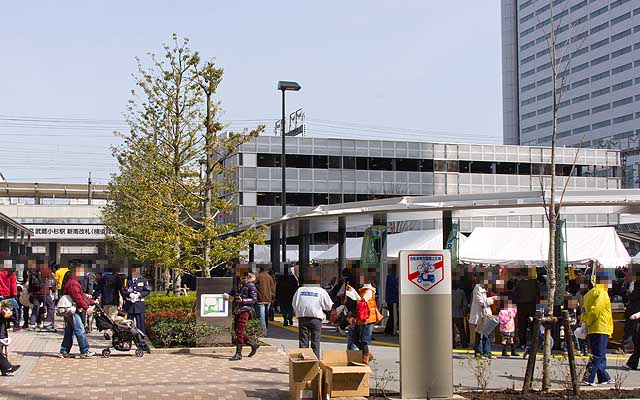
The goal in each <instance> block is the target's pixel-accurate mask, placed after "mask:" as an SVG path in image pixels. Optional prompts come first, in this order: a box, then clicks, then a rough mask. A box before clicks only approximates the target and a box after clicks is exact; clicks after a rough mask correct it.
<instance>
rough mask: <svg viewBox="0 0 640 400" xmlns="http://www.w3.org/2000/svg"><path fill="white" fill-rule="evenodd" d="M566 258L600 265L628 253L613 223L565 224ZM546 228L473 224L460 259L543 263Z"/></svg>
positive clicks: (621, 260) (620, 262)
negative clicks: (594, 261) (591, 261)
mask: <svg viewBox="0 0 640 400" xmlns="http://www.w3.org/2000/svg"><path fill="white" fill-rule="evenodd" d="M565 239H566V253H567V262H569V263H582V262H586V261H589V260H597V261H598V262H599V263H600V264H601V265H602V266H604V267H610V268H611V267H618V266H624V265H627V264H629V262H630V257H629V253H628V252H627V250H626V249H625V247H624V245H623V244H622V242H621V241H620V238H619V237H618V234H617V233H616V231H615V229H614V228H613V227H598V228H568V229H567V230H566V237H565ZM548 248H549V230H548V229H547V228H476V229H474V230H473V233H472V234H471V235H470V236H469V238H468V239H467V240H466V241H465V242H464V244H461V246H460V250H459V254H460V257H459V258H460V260H461V261H466V262H475V263H486V264H545V263H546V262H547V255H548Z"/></svg>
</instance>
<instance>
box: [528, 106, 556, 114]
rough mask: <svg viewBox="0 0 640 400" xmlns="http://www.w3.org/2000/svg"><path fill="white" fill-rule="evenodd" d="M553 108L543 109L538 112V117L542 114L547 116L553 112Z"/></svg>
mask: <svg viewBox="0 0 640 400" xmlns="http://www.w3.org/2000/svg"><path fill="white" fill-rule="evenodd" d="M552 108H553V107H552V106H549V107H544V108H541V109H539V110H538V115H542V114H546V113H548V112H551V109H552ZM530 114H531V113H530Z"/></svg>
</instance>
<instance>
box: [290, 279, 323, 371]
mask: <svg viewBox="0 0 640 400" xmlns="http://www.w3.org/2000/svg"><path fill="white" fill-rule="evenodd" d="M315 275H319V273H318V274H316V273H309V274H306V277H307V278H309V279H306V281H307V282H305V283H304V285H303V286H301V287H299V288H298V290H297V291H296V293H295V294H294V295H293V311H294V312H295V313H296V318H297V319H298V340H299V345H300V348H302V349H305V348H308V347H309V343H311V349H312V350H313V352H314V353H315V354H316V356H317V357H318V359H320V334H321V333H322V320H323V319H324V318H325V315H324V314H325V311H326V312H329V310H331V307H332V306H333V302H332V301H331V297H330V296H329V293H327V291H326V290H324V289H323V288H322V287H321V286H320V282H319V279H318V280H317V281H316V280H315V279H313V277H315Z"/></svg>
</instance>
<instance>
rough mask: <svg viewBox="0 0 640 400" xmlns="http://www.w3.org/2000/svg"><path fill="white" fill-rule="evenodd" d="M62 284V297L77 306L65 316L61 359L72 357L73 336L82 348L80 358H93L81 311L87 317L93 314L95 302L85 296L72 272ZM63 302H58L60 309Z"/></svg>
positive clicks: (67, 274) (67, 273)
mask: <svg viewBox="0 0 640 400" xmlns="http://www.w3.org/2000/svg"><path fill="white" fill-rule="evenodd" d="M61 283H62V285H61V286H62V289H61V293H60V295H61V297H62V296H65V295H67V296H69V297H70V298H71V300H72V301H73V304H74V305H75V310H73V309H72V308H71V309H68V312H67V313H66V315H65V316H64V322H65V326H64V337H63V339H62V344H61V345H60V354H59V357H60V358H68V357H71V355H70V354H69V352H70V351H71V347H72V346H73V336H74V335H75V337H76V340H77V341H78V347H80V358H91V357H93V356H94V355H95V353H93V352H92V351H90V350H89V341H88V340H87V335H86V333H85V330H84V325H83V324H82V319H81V318H80V313H79V311H81V310H83V311H85V312H86V313H87V315H91V314H93V307H91V305H93V304H95V302H94V301H93V299H92V298H90V297H87V295H86V294H84V292H83V291H82V287H81V286H80V282H78V280H77V279H76V277H75V276H74V273H73V272H72V271H67V272H66V273H65V275H64V277H63V278H62V282H61ZM62 301H63V300H62V299H59V300H58V307H61V305H60V303H61V302H62Z"/></svg>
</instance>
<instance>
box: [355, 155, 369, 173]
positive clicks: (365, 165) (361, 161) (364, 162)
mask: <svg viewBox="0 0 640 400" xmlns="http://www.w3.org/2000/svg"><path fill="white" fill-rule="evenodd" d="M356 169H359V170H365V171H366V170H368V169H369V158H368V157H356Z"/></svg>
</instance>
